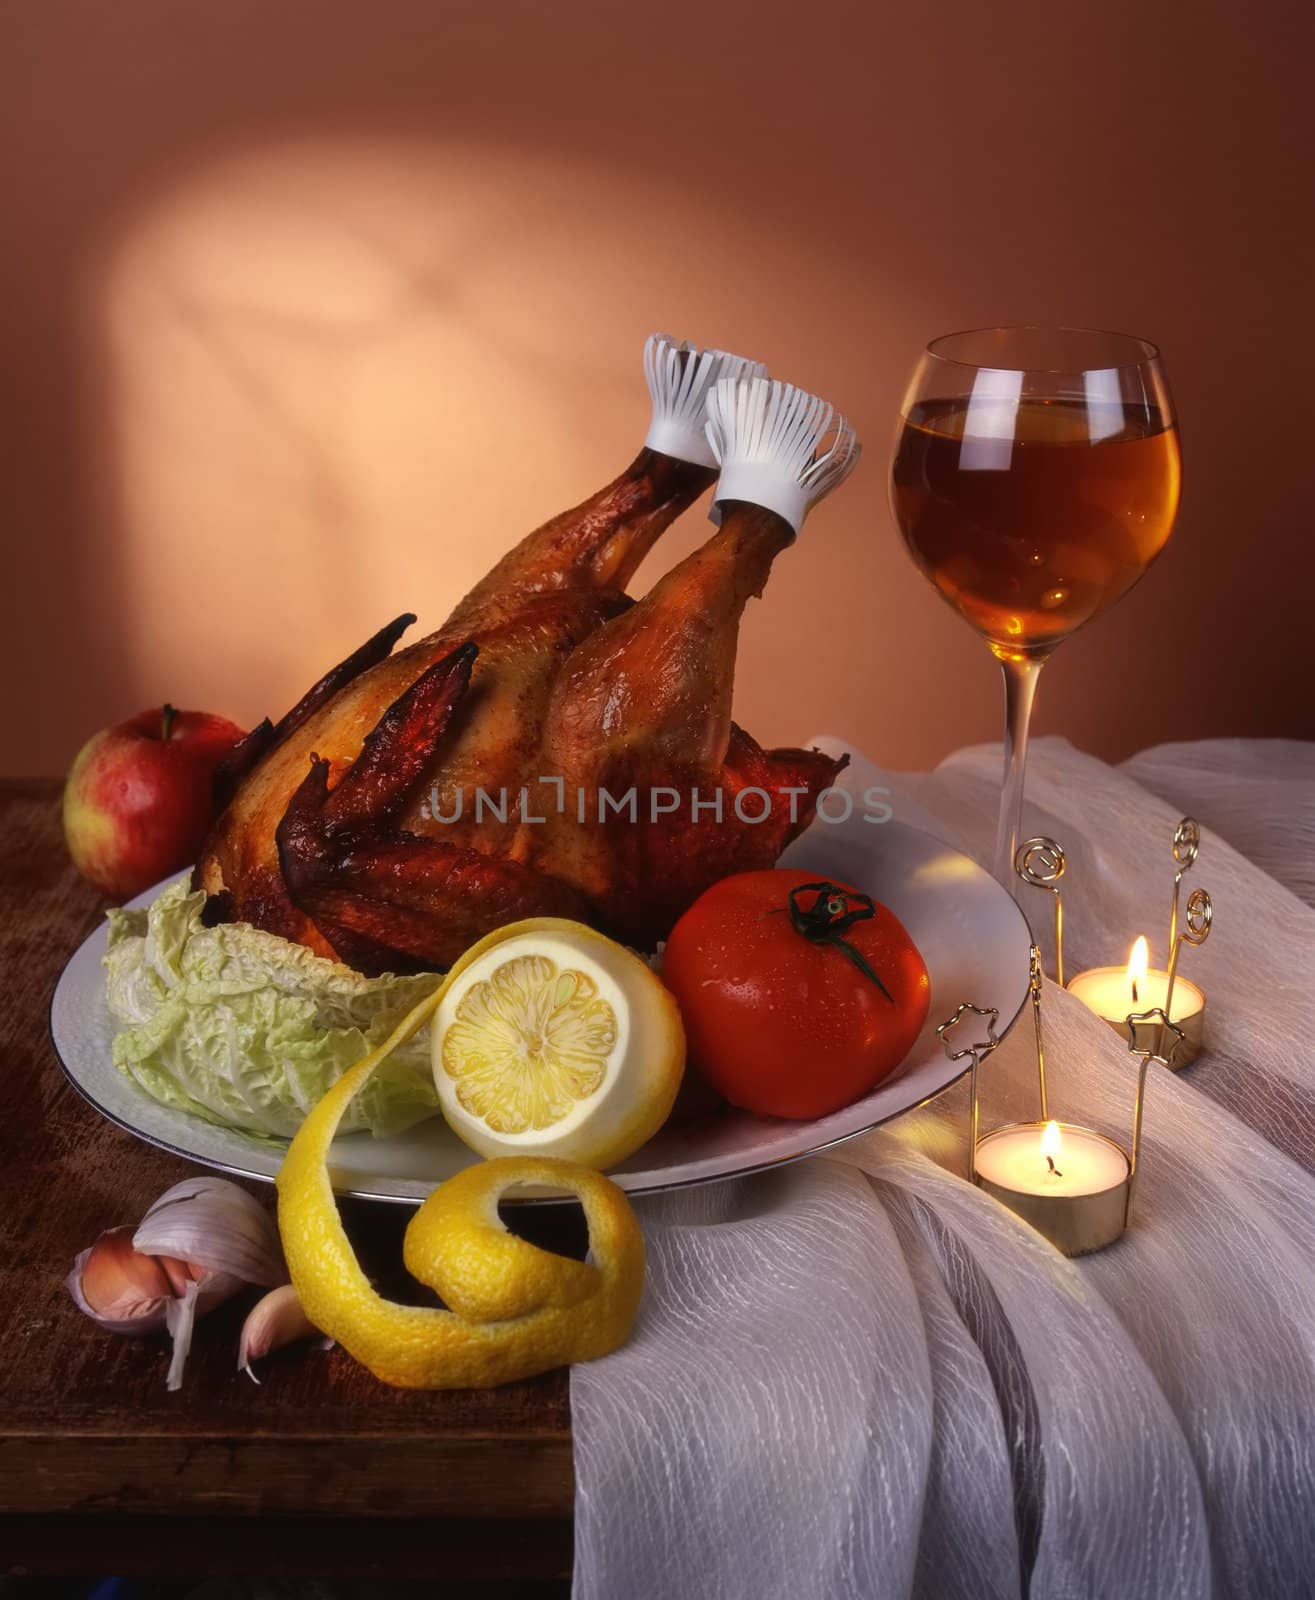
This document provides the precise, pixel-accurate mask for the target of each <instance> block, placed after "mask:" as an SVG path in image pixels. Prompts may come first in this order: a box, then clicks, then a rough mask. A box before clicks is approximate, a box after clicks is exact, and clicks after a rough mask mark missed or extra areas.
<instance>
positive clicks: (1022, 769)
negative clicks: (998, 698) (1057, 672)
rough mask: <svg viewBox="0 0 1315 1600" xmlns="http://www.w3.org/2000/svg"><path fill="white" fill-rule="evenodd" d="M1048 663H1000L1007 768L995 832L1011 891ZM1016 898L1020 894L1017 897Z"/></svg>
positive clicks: (1001, 878) (998, 866) (1000, 869)
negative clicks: (1030, 742) (1031, 740)
mask: <svg viewBox="0 0 1315 1600" xmlns="http://www.w3.org/2000/svg"><path fill="white" fill-rule="evenodd" d="M1044 664H1045V663H1044V662H1042V661H1037V660H1027V659H1023V660H1010V661H1002V662H1001V663H1000V666H1001V669H1002V670H1003V672H1004V679H1005V770H1004V783H1003V786H1002V787H1001V790H1000V825H999V827H998V829H997V831H996V835H995V868H994V870H995V876H996V879H997V881H998V882H1000V883H1002V884H1004V886H1005V888H1006V889H1008V890H1009V892H1010V894H1014V893H1015V891H1016V889H1017V888H1018V878H1017V876H1016V875H1015V873H1014V856H1015V853H1016V852H1017V850H1018V835H1019V831H1020V829H1021V826H1022V821H1023V779H1024V774H1025V773H1026V771H1027V732H1028V728H1029V727H1030V726H1031V722H1032V702H1033V701H1034V700H1035V699H1036V682H1037V679H1038V678H1039V677H1040V676H1041V668H1042V667H1043V666H1044ZM1015 897H1016V896H1015Z"/></svg>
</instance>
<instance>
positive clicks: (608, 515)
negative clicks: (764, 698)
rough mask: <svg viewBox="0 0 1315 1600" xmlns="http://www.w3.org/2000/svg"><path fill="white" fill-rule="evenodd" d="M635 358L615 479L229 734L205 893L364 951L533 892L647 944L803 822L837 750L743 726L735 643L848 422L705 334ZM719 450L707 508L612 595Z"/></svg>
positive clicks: (349, 955) (374, 966) (531, 901)
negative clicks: (800, 744)
mask: <svg viewBox="0 0 1315 1600" xmlns="http://www.w3.org/2000/svg"><path fill="white" fill-rule="evenodd" d="M645 365H646V371H647V375H648V379H649V387H650V391H651V393H652V395H653V401H654V422H653V427H652V429H651V430H650V434H649V438H648V442H647V443H646V445H645V447H644V448H643V449H642V450H641V451H640V453H639V455H638V456H637V457H636V458H635V460H634V461H633V462H632V463H631V464H630V466H628V467H627V468H626V469H625V471H624V472H622V473H621V475H620V476H619V477H618V478H615V479H614V480H613V481H612V482H611V483H609V484H607V485H606V486H605V487H604V488H602V489H600V490H599V491H598V493H596V494H595V495H593V496H592V497H591V498H590V499H588V500H586V501H585V502H584V503H583V504H582V505H580V506H577V507H576V508H575V509H574V510H572V511H567V512H565V513H563V514H562V515H561V516H558V517H555V518H554V519H553V520H552V521H551V522H548V523H545V524H544V526H543V527H541V528H539V529H537V530H536V531H535V532H534V533H531V534H530V535H529V537H528V538H526V539H523V540H522V541H521V542H520V544H518V545H517V546H516V547H515V548H514V549H513V550H511V551H510V552H509V553H508V554H507V555H506V556H504V557H503V558H502V560H501V561H499V562H498V563H497V565H496V566H495V567H494V568H493V569H492V571H491V572H490V573H489V574H488V576H487V577H485V578H484V579H483V580H482V581H481V582H480V583H478V584H477V585H476V586H475V588H474V589H472V590H471V592H470V593H469V594H468V595H467V596H466V597H465V599H464V600H462V601H461V603H460V604H459V605H458V606H457V607H456V609H455V610H454V611H453V612H452V614H451V615H450V616H449V617H448V619H447V621H446V622H445V623H444V624H443V625H442V627H440V628H439V629H438V630H437V631H436V632H434V633H431V634H429V635H428V637H427V638H424V639H422V640H420V641H419V642H418V643H416V644H412V645H410V646H408V647H407V648H405V649H400V650H397V651H394V646H395V645H396V644H397V642H398V640H399V639H400V637H401V635H402V633H403V632H404V631H405V629H406V628H407V627H408V626H409V625H410V624H411V623H412V622H413V621H414V620H415V619H414V617H412V616H410V615H406V616H402V617H399V618H398V619H397V620H396V621H394V622H392V623H390V624H389V625H388V626H387V627H385V628H383V629H381V630H380V631H379V632H378V633H376V634H375V635H374V637H373V638H371V639H369V640H368V641H367V642H366V643H365V644H364V645H362V646H361V647H360V649H358V650H357V651H355V653H354V654H352V655H350V656H348V657H347V659H346V660H345V661H343V662H342V663H341V664H340V665H339V666H337V667H335V668H334V669H333V670H332V671H331V672H329V673H328V674H326V676H325V677H323V678H322V679H321V680H320V681H319V682H318V683H317V684H316V685H315V686H314V687H313V688H312V689H311V690H310V691H309V692H308V693H307V694H306V695H305V697H304V698H303V699H302V700H301V701H300V702H299V703H298V704H297V705H296V706H295V707H294V708H293V709H292V710H291V711H290V712H288V714H287V715H286V716H285V717H283V719H282V720H281V721H280V722H278V723H270V722H268V721H266V722H264V723H262V724H261V725H260V726H259V727H257V728H256V729H254V730H253V732H252V733H251V734H250V735H248V737H247V739H246V740H245V741H243V743H242V745H240V746H239V747H238V749H237V750H236V751H235V752H234V755H233V757H232V759H231V761H230V762H229V763H228V765H227V766H226V768H225V769H224V770H223V771H222V772H221V774H220V775H219V782H220V784H221V786H222V792H223V795H224V797H225V798H226V801H227V803H226V804H225V806H224V809H223V811H222V813H221V815H220V816H219V820H218V821H217V823H216V824H215V827H214V830H213V832H212V834H211V836H210V838H209V840H208V841H207V843H206V846H205V848H204V850H203V852H202V855H201V858H200V860H199V862H198V864H197V867H196V873H195V879H194V882H195V883H196V885H197V886H198V887H201V888H204V889H205V890H206V891H207V893H208V895H209V899H208V901H207V906H206V914H207V918H208V920H210V921H211V922H219V921H243V922H249V923H252V924H254V925H255V926H257V927H259V928H264V929H267V930H269V931H271V932H273V933H278V934H281V935H283V936H284V937H286V938H288V939H292V940H296V941H298V942H299V943H301V944H304V945H306V946H308V947H310V948H311V949H313V950H316V951H318V952H319V953H321V954H323V955H332V956H335V957H337V958H338V959H339V960H342V961H345V962H347V963H348V964H349V965H351V966H353V967H356V968H357V969H359V970H360V971H362V972H365V973H370V974H374V973H379V972H383V971H414V970H417V969H425V968H442V967H445V966H447V965H449V964H450V963H451V962H452V961H454V960H455V959H456V958H457V956H459V955H460V954H461V953H462V952H463V951H464V950H466V949H467V948H468V947H469V946H470V945H471V944H472V943H473V942H474V941H475V940H476V939H478V938H479V937H480V936H481V935H483V934H485V933H487V932H488V931H489V930H491V929H492V928H495V927H498V926H501V925H502V924H504V923H507V922H510V921H513V920H516V919H518V918H521V917H528V916H536V915H556V916H567V917H575V918H579V919H581V920H583V921H586V922H589V923H591V924H593V925H594V926H596V927H598V928H600V929H603V930H604V931H606V932H608V933H610V934H612V935H613V936H615V937H617V938H620V939H622V940H624V941H626V942H627V943H629V944H632V945H634V946H637V947H639V948H641V949H651V948H652V947H653V946H654V944H655V943H656V942H657V941H658V940H660V939H661V938H662V937H663V936H664V935H665V934H666V933H667V932H668V930H669V929H670V927H671V925H672V923H673V922H674V921H675V919H676V918H677V917H678V916H679V915H680V914H681V912H682V911H684V910H685V908H686V907H687V906H688V905H690V903H691V902H692V901H693V900H694V899H695V898H696V897H697V896H698V895H699V894H700V893H702V891H703V890H704V889H706V888H707V887H708V886H709V885H710V884H711V883H713V882H715V881H716V880H717V879H719V878H722V877H724V876H726V875H727V874H729V873H732V872H740V871H746V870H750V869H753V868H759V867H765V866H769V865H771V864H772V863H774V862H775V860H776V858H777V857H778V856H779V854H780V853H781V851H782V850H783V849H784V848H785V846H786V845H787V844H788V843H789V841H790V840H791V839H793V838H794V837H795V836H796V835H797V834H799V833H800V832H802V830H803V829H804V828H805V827H807V826H808V824H809V822H810V821H811V820H812V817H813V814H814V808H815V805H816V800H817V796H818V795H819V793H820V792H821V791H822V790H824V789H825V788H826V787H827V786H828V785H829V784H830V783H831V782H832V781H833V779H834V778H835V776H836V774H837V772H838V771H839V770H840V767H841V766H842V765H843V762H837V761H833V760H831V759H830V758H828V757H827V756H825V755H823V754H822V753H820V752H818V751H809V750H795V749H782V750H764V749H762V748H761V747H760V746H759V745H758V744H757V743H756V742H755V741H754V740H753V739H752V738H751V737H750V736H749V735H748V734H747V733H745V732H744V730H743V729H742V728H740V727H738V726H737V725H736V724H735V723H734V722H733V721H732V720H731V691H732V685H733V680H734V671H735V651H736V642H737V636H738V631H739V625H740V617H741V614H742V612H743V611H744V608H745V605H746V603H747V601H748V600H749V598H750V596H752V595H757V594H760V593H761V592H762V589H763V585H764V584H765V583H766V581H767V576H768V573H769V571H770V569H771V566H772V562H773V561H774V560H775V558H776V557H777V556H778V555H779V554H780V552H781V551H782V550H783V549H784V548H785V547H786V546H787V545H788V544H790V543H791V541H792V540H793V538H794V535H795V529H796V526H797V524H798V521H799V520H800V519H801V516H802V509H803V508H804V506H805V505H806V504H807V503H808V502H809V501H810V500H811V499H815V498H819V497H820V495H821V494H822V493H825V492H827V490H828V489H829V488H830V487H832V486H834V483H836V482H838V481H840V479H841V478H843V476H844V475H845V474H846V473H847V471H848V470H849V468H850V467H851V466H852V464H853V460H854V458H855V456H856V454H857V446H856V445H855V444H854V441H853V434H852V432H851V431H850V430H848V429H847V427H846V426H845V425H844V423H843V421H842V420H837V419H834V418H833V414H832V412H831V409H830V407H828V406H824V405H823V403H822V402H819V401H815V400H813V399H812V397H810V396H807V395H801V394H800V392H799V391H797V390H793V389H790V387H789V386H788V385H782V384H772V383H769V382H768V381H767V380H766V378H765V377H764V376H763V375H762V370H761V368H760V367H757V366H756V364H754V363H751V362H745V361H743V360H740V359H739V358H736V357H733V356H727V355H725V354H723V353H721V352H718V351H705V352H700V351H697V350H693V349H691V348H690V347H689V346H685V345H677V344H676V343H675V342H674V341H671V340H669V339H666V338H664V337H661V336H657V335H655V336H654V338H653V339H651V340H650V341H649V344H648V347H647V349H646V352H645ZM750 402H752V404H750ZM746 405H748V406H749V415H748V419H747V421H746V414H745V407H746ZM718 417H720V419H721V421H720V432H718V424H717V418H718ZM709 418H711V419H712V420H711V421H709V420H708V419H709ZM828 441H829V442H828ZM719 455H720V464H721V467H722V484H723V487H724V488H725V489H726V490H727V491H728V492H727V493H726V494H724V495H719V498H718V502H717V505H718V514H719V515H720V519H721V521H720V527H719V528H718V530H717V532H716V533H714V534H713V536H712V537H711V538H710V539H709V540H708V541H707V543H706V544H705V545H703V547H702V548H701V549H699V550H696V551H695V552H694V553H693V554H692V555H691V556H689V557H688V559H686V560H684V561H682V562H681V563H680V564H679V565H678V566H676V567H675V568H674V569H673V570H671V571H670V572H668V573H667V574H666V575H665V576H664V577H663V578H661V579H660V580H659V581H658V582H657V583H656V584H655V585H654V586H653V588H652V589H650V590H649V592H648V593H647V594H645V595H644V596H643V598H642V599H640V600H637V601H636V600H631V599H629V598H628V597H627V595H626V594H625V586H626V584H627V582H628V581H629V580H630V578H631V577H632V576H633V574H634V572H635V570H636V568H637V567H638V566H639V564H640V562H641V561H642V560H643V559H644V557H645V555H646V554H647V553H648V551H649V550H650V549H651V547H652V546H653V543H654V541H655V540H656V539H657V538H658V537H659V535H660V534H661V533H662V532H663V531H664V530H665V529H666V528H667V527H669V526H670V524H671V523H672V522H673V521H674V519H675V518H676V517H677V516H678V515H679V514H680V513H681V512H682V511H684V510H685V509H686V508H687V507H688V506H690V505H691V504H692V503H693V501H695V500H696V499H697V498H698V497H699V496H700V495H702V494H703V493H704V491H706V490H707V489H708V488H709V487H710V486H711V485H712V484H713V482H714V480H715V479H716V478H717V465H718V456H719ZM732 456H733V457H734V459H731V457H732ZM773 482H776V483H777V485H778V488H779V492H778V493H777V500H778V501H779V504H778V505H777V508H776V509H773V508H772V502H773V490H772V487H771V485H772V483H773ZM759 483H766V484H767V485H768V489H767V492H765V493H761V494H759V493H758V492H757V490H756V488H755V485H756V484H759ZM755 497H756V499H758V500H761V501H763V502H765V503H762V504H758V503H754V502H755ZM792 518H793V522H792ZM748 791H754V793H752V794H750V793H749V792H748Z"/></svg>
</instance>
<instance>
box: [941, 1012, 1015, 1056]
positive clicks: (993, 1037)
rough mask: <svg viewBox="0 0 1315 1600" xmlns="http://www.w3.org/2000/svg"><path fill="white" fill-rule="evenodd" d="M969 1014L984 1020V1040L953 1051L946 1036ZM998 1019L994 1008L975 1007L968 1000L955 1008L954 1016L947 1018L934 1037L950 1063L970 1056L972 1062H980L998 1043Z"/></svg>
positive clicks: (997, 1013) (998, 1013)
mask: <svg viewBox="0 0 1315 1600" xmlns="http://www.w3.org/2000/svg"><path fill="white" fill-rule="evenodd" d="M969 1012H971V1013H972V1014H973V1016H975V1017H985V1018H986V1038H985V1039H979V1040H977V1041H975V1042H974V1043H973V1044H966V1045H964V1047H963V1048H962V1050H954V1049H952V1048H951V1040H950V1039H948V1038H947V1037H946V1035H947V1034H948V1033H949V1032H950V1030H951V1029H952V1028H957V1027H958V1025H959V1024H960V1023H961V1022H962V1021H963V1019H964V1018H965V1017H966V1016H967V1015H968V1013H969ZM999 1019H1000V1012H999V1010H998V1009H997V1008H996V1007H995V1006H975V1005H973V1003H972V1002H971V1001H970V1000H965V1001H964V1002H963V1003H962V1004H961V1005H960V1006H958V1007H957V1008H956V1010H955V1013H954V1015H953V1016H952V1017H947V1018H946V1019H945V1021H944V1022H942V1023H941V1025H940V1027H938V1028H937V1030H936V1037H937V1038H938V1039H939V1040H940V1041H941V1048H942V1049H943V1050H944V1051H945V1054H946V1055H947V1056H948V1057H949V1059H950V1060H951V1061H962V1060H963V1059H964V1057H965V1056H972V1058H973V1060H974V1061H980V1060H981V1059H982V1058H983V1057H984V1056H989V1055H990V1053H991V1051H992V1050H994V1049H995V1047H996V1046H997V1045H998V1044H999V1043H1000V1036H999V1034H998V1033H996V1031H995V1025H996V1023H997V1022H998V1021H999Z"/></svg>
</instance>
